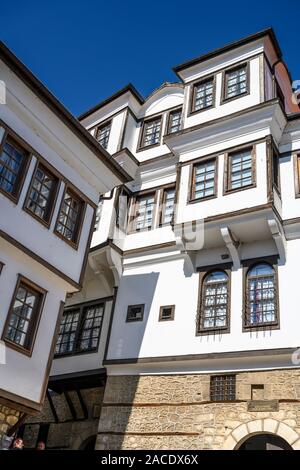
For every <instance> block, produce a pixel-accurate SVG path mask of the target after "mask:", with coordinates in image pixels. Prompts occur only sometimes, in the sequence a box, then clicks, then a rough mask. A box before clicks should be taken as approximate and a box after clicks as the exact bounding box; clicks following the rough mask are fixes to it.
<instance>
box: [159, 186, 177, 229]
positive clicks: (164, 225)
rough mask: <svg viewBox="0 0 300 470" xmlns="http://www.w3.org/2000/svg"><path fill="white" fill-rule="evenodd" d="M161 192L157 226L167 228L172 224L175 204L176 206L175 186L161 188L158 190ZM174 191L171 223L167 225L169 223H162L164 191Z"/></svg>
mask: <svg viewBox="0 0 300 470" xmlns="http://www.w3.org/2000/svg"><path fill="white" fill-rule="evenodd" d="M159 189H160V190H161V196H160V201H159V224H158V226H159V227H167V226H171V225H172V224H173V222H174V215H175V204H176V184H173V183H171V184H168V185H166V186H164V187H162V188H159ZM170 189H171V190H172V189H173V190H174V206H173V207H174V210H173V216H172V221H171V222H170V223H169V222H163V217H164V214H165V210H164V209H165V206H164V204H165V193H166V191H168V190H170Z"/></svg>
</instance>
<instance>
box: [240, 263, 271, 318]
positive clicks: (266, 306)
mask: <svg viewBox="0 0 300 470" xmlns="http://www.w3.org/2000/svg"><path fill="white" fill-rule="evenodd" d="M276 321H277V303H276V285H275V272H274V269H273V268H272V266H270V265H269V264H267V263H259V264H256V265H255V266H254V267H252V268H251V269H250V270H249V271H248V274H247V305H246V325H247V326H255V325H263V324H265V323H270V322H271V323H272V322H276Z"/></svg>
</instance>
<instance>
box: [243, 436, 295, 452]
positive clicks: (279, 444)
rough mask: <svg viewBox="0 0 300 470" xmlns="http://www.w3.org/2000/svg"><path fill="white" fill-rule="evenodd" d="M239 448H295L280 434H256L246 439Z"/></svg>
mask: <svg viewBox="0 0 300 470" xmlns="http://www.w3.org/2000/svg"><path fill="white" fill-rule="evenodd" d="M237 450H293V448H292V447H291V446H290V445H289V444H288V443H287V442H286V441H285V440H284V439H283V438H282V437H280V436H276V435H274V434H255V435H254V436H250V437H248V438H247V439H245V440H244V441H243V442H242V444H241V445H240V446H239V447H237Z"/></svg>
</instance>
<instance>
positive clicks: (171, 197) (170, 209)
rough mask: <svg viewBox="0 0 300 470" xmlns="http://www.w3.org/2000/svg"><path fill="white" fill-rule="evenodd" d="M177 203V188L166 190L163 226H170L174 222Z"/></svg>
mask: <svg viewBox="0 0 300 470" xmlns="http://www.w3.org/2000/svg"><path fill="white" fill-rule="evenodd" d="M174 202H175V188H170V189H165V190H164V196H163V207H162V217H161V223H162V224H170V223H171V222H172V220H173V214H174Z"/></svg>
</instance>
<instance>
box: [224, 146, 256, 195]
mask: <svg viewBox="0 0 300 470" xmlns="http://www.w3.org/2000/svg"><path fill="white" fill-rule="evenodd" d="M245 150H251V162H252V183H251V184H248V185H247V186H241V187H240V188H233V189H232V188H230V186H229V184H230V177H231V165H230V157H231V156H232V155H235V154H237V153H239V152H243V151H245ZM253 188H256V144H253V145H249V144H248V145H247V144H246V145H242V146H239V147H237V148H235V149H232V150H230V151H229V152H226V153H224V180H223V196H225V195H226V194H232V193H235V192H239V191H245V190H247V189H253Z"/></svg>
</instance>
